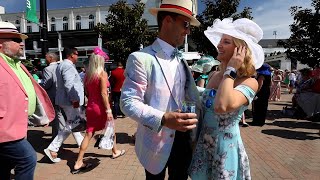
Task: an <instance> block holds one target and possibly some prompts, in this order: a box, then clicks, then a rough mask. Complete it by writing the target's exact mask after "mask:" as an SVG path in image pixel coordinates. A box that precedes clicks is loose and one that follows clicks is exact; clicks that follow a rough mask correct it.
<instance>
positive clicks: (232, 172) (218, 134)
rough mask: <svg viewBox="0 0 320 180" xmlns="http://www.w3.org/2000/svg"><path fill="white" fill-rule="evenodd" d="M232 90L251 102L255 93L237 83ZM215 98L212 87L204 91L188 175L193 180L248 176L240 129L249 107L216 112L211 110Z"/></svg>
mask: <svg viewBox="0 0 320 180" xmlns="http://www.w3.org/2000/svg"><path fill="white" fill-rule="evenodd" d="M235 89H236V90H238V91H240V92H241V93H242V94H243V95H244V96H245V97H246V98H247V99H248V101H249V103H251V102H252V100H253V98H254V96H255V92H254V91H253V90H252V89H251V88H250V87H248V86H245V85H239V86H237V87H235ZM214 98H215V90H214V89H206V90H205V91H204V92H203V95H202V102H203V105H204V106H203V108H204V119H203V124H202V128H201V131H200V135H199V139H198V142H197V146H196V149H195V153H194V154H193V158H192V162H191V166H190V168H189V174H190V177H191V179H194V180H220V179H221V180H222V179H225V180H228V179H230V180H231V179H232V180H239V179H251V176H250V167H249V159H248V156H247V153H246V151H245V149H244V146H243V143H242V140H241V136H240V129H239V121H240V119H241V117H242V113H243V112H244V111H245V110H246V109H247V108H248V106H245V105H243V106H241V107H240V108H239V109H238V110H235V111H233V112H230V113H226V114H219V115H218V114H216V113H215V112H214V110H213V106H214Z"/></svg>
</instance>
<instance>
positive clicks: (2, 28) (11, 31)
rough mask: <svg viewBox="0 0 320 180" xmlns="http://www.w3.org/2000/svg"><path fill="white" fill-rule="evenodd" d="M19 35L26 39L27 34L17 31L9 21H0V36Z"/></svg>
mask: <svg viewBox="0 0 320 180" xmlns="http://www.w3.org/2000/svg"><path fill="white" fill-rule="evenodd" d="M4 36H5V37H20V38H21V39H27V38H28V36H27V35H25V34H21V33H19V31H18V30H17V28H16V27H15V26H14V25H13V24H12V23H9V22H3V21H0V37H4Z"/></svg>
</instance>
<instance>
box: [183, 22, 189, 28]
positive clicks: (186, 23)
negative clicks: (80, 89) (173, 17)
mask: <svg viewBox="0 0 320 180" xmlns="http://www.w3.org/2000/svg"><path fill="white" fill-rule="evenodd" d="M183 27H184V28H185V29H189V28H190V22H189V21H184V22H183Z"/></svg>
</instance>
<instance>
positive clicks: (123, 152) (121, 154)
mask: <svg viewBox="0 0 320 180" xmlns="http://www.w3.org/2000/svg"><path fill="white" fill-rule="evenodd" d="M124 154H126V150H124V149H123V150H121V152H120V154H119V155H117V156H114V155H112V157H111V159H116V158H118V157H120V156H123V155H124Z"/></svg>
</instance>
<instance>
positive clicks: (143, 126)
mask: <svg viewBox="0 0 320 180" xmlns="http://www.w3.org/2000/svg"><path fill="white" fill-rule="evenodd" d="M150 13H151V14H152V15H154V16H156V17H157V21H158V27H159V35H158V38H157V39H156V40H155V41H154V43H153V44H152V45H151V46H148V47H146V48H144V49H142V50H140V51H138V52H134V53H132V54H130V55H129V57H128V60H127V66H126V71H125V81H124V84H123V86H122V93H121V101H120V103H121V108H122V111H123V113H124V114H125V115H126V116H128V117H130V118H131V119H133V120H135V121H137V122H138V129H137V134H136V143H135V150H136V154H137V156H138V158H139V160H140V162H141V164H142V165H143V167H144V168H145V172H146V179H152V180H155V179H164V178H165V172H166V167H168V174H169V179H179V180H183V179H187V178H188V175H187V169H188V167H189V164H190V161H191V156H192V151H191V150H192V149H191V145H190V143H189V142H190V131H191V129H193V128H195V127H196V123H197V121H198V120H197V115H196V114H195V113H180V111H179V109H181V107H182V102H183V101H192V102H194V103H199V100H198V98H199V95H198V92H197V89H196V86H195V83H194V80H193V77H192V75H191V72H190V70H189V69H188V65H187V63H186V61H185V60H184V59H181V58H180V54H179V53H177V47H178V46H181V45H182V44H183V43H184V39H185V36H186V35H188V34H189V33H190V25H193V26H199V25H200V22H199V21H198V20H197V19H196V18H194V16H193V14H192V1H191V0H163V1H162V4H161V5H160V7H159V8H151V9H150Z"/></svg>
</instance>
